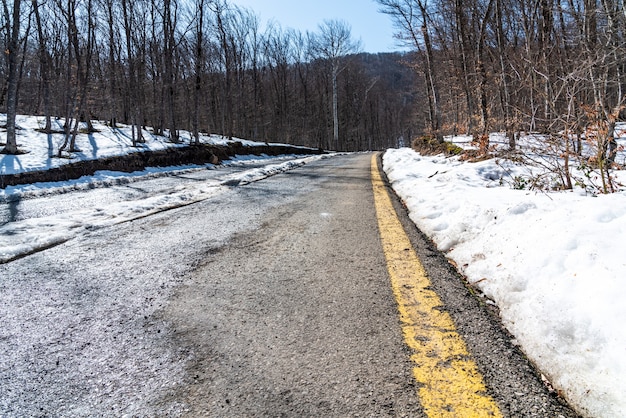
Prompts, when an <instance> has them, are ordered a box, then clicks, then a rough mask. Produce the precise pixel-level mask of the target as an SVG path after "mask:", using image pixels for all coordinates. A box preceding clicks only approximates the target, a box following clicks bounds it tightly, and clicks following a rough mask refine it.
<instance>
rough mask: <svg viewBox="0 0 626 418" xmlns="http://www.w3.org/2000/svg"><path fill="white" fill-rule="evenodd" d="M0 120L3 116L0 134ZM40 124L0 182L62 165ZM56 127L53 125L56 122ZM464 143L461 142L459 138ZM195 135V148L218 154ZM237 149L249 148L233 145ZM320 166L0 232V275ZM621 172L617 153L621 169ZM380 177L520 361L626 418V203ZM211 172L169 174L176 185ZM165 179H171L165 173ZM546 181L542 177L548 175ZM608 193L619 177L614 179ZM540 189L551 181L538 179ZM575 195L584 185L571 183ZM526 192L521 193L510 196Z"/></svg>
mask: <svg viewBox="0 0 626 418" xmlns="http://www.w3.org/2000/svg"><path fill="white" fill-rule="evenodd" d="M2 119H3V115H0V124H1V123H2ZM42 122H43V121H42V120H41V118H34V117H19V118H18V125H19V126H20V128H21V129H20V130H19V131H18V146H19V147H20V149H21V150H23V151H25V152H26V153H25V154H22V155H18V156H8V155H0V174H12V173H18V172H24V171H31V170H42V169H49V168H52V167H57V166H59V165H61V164H64V163H67V162H69V161H70V160H68V159H58V158H51V157H50V156H51V155H53V154H55V153H56V150H58V146H59V144H60V142H61V141H62V136H61V135H50V136H48V135H45V134H41V133H38V132H36V131H35V130H34V129H35V128H38V127H40V125H41V124H42ZM57 123H59V122H57ZM96 128H97V129H98V130H100V132H99V133H94V134H93V135H81V136H80V137H79V140H78V146H79V148H80V149H81V150H82V152H79V153H77V154H74V155H73V160H72V161H74V160H77V159H93V158H103V157H107V156H112V155H121V154H125V153H129V152H137V151H141V150H143V149H152V150H155V149H163V148H165V147H171V146H175V145H172V144H170V143H168V142H167V140H166V139H165V138H162V137H158V136H154V135H151V134H148V135H147V138H146V139H147V143H146V144H144V145H142V147H141V148H139V149H138V148H133V147H132V146H131V141H130V131H129V128H128V127H123V128H120V129H116V130H113V129H110V128H108V127H106V126H104V125H102V124H100V125H97V126H96ZM456 139H457V140H458V141H463V138H456ZM224 141H226V140H225V139H224V138H223V137H218V136H204V137H203V142H205V143H224ZM242 142H243V143H244V144H246V145H250V146H254V145H255V143H253V142H249V141H242ZM318 158H324V157H320V156H316V157H307V158H296V157H295V156H293V157H292V158H291V159H289V160H286V161H276V160H271V161H268V163H267V164H261V166H260V167H255V168H250V169H244V170H242V171H240V172H237V173H233V174H231V175H228V176H226V177H218V178H216V179H214V180H211V181H203V182H189V183H185V184H184V185H181V186H179V187H177V188H176V189H175V190H172V191H170V192H168V193H162V194H156V195H154V196H151V197H148V198H142V199H138V200H133V199H131V200H126V201H120V202H117V203H114V202H111V203H110V204H107V205H105V206H102V207H93V208H89V207H83V208H78V209H76V210H72V211H70V212H66V213H56V214H54V213H53V214H46V215H45V216H41V217H32V218H29V219H23V220H18V221H15V222H9V223H5V224H4V225H2V226H0V262H5V261H7V260H10V259H13V258H16V257H19V256H20V255H23V254H28V253H31V252H34V251H37V250H39V249H42V248H46V247H48V246H50V245H54V244H56V243H59V242H64V241H66V240H68V239H71V238H73V237H75V236H76V235H78V234H82V233H85V232H88V231H91V230H93V229H96V228H99V227H102V226H106V225H112V224H117V223H120V222H125V221H128V220H131V219H136V218H139V217H143V216H147V215H149V214H151V213H155V212H159V211H163V210H167V209H170V208H173V207H179V206H183V205H187V204H190V203H193V202H197V201H199V200H203V199H207V198H209V197H211V196H215V195H216V194H218V193H221V192H222V191H224V190H226V189H227V188H228V187H230V186H232V185H235V184H239V183H240V182H243V183H246V182H251V181H255V180H258V179H261V178H264V177H266V176H269V175H272V174H275V173H278V172H283V171H286V170H289V169H292V168H295V167H298V166H300V165H302V164H305V163H307V162H309V161H312V160H314V159H318ZM620 161H621V162H623V161H624V155H622V154H620V156H619V158H618V162H620ZM384 167H385V171H386V172H387V175H388V177H389V179H390V181H391V182H392V184H393V187H394V189H395V190H396V191H397V192H398V194H399V195H400V196H401V197H402V198H403V199H404V200H405V202H406V203H407V205H408V207H409V209H410V212H411V217H412V219H413V221H414V222H415V223H416V224H417V225H418V226H419V227H420V229H422V230H423V231H424V232H425V233H426V234H428V235H429V236H430V237H431V238H432V239H433V240H434V242H435V243H436V244H437V245H438V247H439V248H440V250H442V251H444V252H445V253H446V254H447V256H448V257H449V258H450V259H451V260H453V262H454V263H455V264H456V265H457V266H458V269H459V270H460V271H461V272H462V273H464V274H465V275H466V276H467V277H468V280H469V281H470V282H471V283H473V284H474V285H475V286H476V287H478V288H479V289H480V290H481V291H482V292H483V293H484V297H485V298H486V300H487V301H488V302H489V303H496V304H497V305H498V307H499V309H500V312H501V316H502V319H503V321H504V324H505V325H506V327H507V328H508V329H509V330H510V331H511V333H512V334H513V335H514V336H515V338H516V340H517V342H518V343H519V344H520V346H521V347H522V349H523V350H524V351H525V352H526V354H527V355H528V356H529V357H530V358H531V359H532V360H533V361H534V362H535V363H536V364H537V365H538V366H539V368H540V369H541V370H542V372H543V373H544V374H545V375H546V376H547V377H548V378H549V380H550V381H551V382H552V383H553V384H554V386H555V387H556V388H557V389H558V390H560V391H562V392H563V394H564V395H565V396H566V397H567V399H568V400H569V401H570V403H571V404H572V405H574V406H575V407H576V408H577V409H578V410H579V411H581V412H583V413H585V414H586V415H588V416H593V417H620V416H626V397H625V396H624V394H625V393H626V332H624V330H623V328H621V325H622V324H621V321H623V320H624V319H626V303H624V302H623V301H624V300H625V299H626V279H625V278H626V261H624V259H623V254H622V250H623V249H624V248H626V246H625V245H624V244H623V243H622V241H621V240H622V239H623V238H624V236H625V233H626V192H623V191H621V192H618V193H615V194H611V195H600V194H597V193H594V190H593V187H591V185H592V184H594V183H595V184H596V185H597V184H598V181H597V179H594V175H593V173H591V174H589V173H578V175H579V176H580V178H582V179H583V180H586V184H585V186H586V187H585V188H582V187H578V188H576V189H575V190H574V191H569V192H540V191H534V190H528V187H529V186H530V183H528V182H527V181H525V179H528V178H529V175H532V176H536V175H537V170H539V168H536V167H535V168H529V167H528V166H524V165H520V164H514V163H512V162H510V161H507V160H498V159H491V160H488V161H482V162H478V163H469V162H462V161H460V160H459V159H458V158H456V157H455V158H445V157H443V156H436V157H426V156H420V155H419V154H417V153H415V152H414V151H412V150H410V149H400V150H389V151H388V152H387V153H386V154H385V157H384ZM207 168H210V167H208V166H204V167H197V166H189V167H178V168H176V170H178V172H187V171H193V170H206V169H207ZM170 170H171V169H170ZM159 175H162V174H161V173H160V170H153V169H147V170H145V171H142V172H139V173H131V174H120V173H110V172H100V173H97V174H96V176H91V177H87V178H82V179H78V180H75V181H71V182H63V183H49V184H34V185H23V186H16V187H7V188H6V189H0V200H2V201H4V202H17V201H20V200H22V199H29V198H33V197H35V198H36V197H39V196H46V195H47V194H55V193H64V192H65V191H68V190H74V189H91V188H94V187H107V186H108V185H110V184H116V183H117V182H119V181H120V176H122V178H123V179H124V180H123V181H131V182H132V181H134V180H133V179H139V180H138V181H141V180H142V179H145V178H147V177H150V176H159ZM548 177H549V176H548ZM615 180H616V182H617V183H623V184H626V176H625V175H624V174H623V173H621V172H615ZM548 181H549V180H548ZM581 184H582V183H581ZM522 187H525V189H523V190H516V188H522Z"/></svg>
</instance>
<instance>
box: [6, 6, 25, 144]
mask: <svg viewBox="0 0 626 418" xmlns="http://www.w3.org/2000/svg"><path fill="white" fill-rule="evenodd" d="M2 4H3V6H4V12H5V14H6V16H7V28H6V30H7V38H8V40H9V42H8V45H7V50H6V53H7V54H8V61H9V75H8V80H7V141H6V145H5V147H4V149H3V150H2V153H4V154H17V153H18V149H17V135H16V132H15V129H16V127H15V118H16V115H17V88H18V73H17V67H18V48H19V36H20V6H21V1H20V0H14V1H13V21H12V22H11V23H9V22H8V20H9V18H8V17H9V7H8V5H7V2H6V0H3V1H2Z"/></svg>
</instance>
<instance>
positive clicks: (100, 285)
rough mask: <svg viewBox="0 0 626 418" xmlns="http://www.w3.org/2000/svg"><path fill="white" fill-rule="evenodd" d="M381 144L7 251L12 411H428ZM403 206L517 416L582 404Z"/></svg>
mask: <svg viewBox="0 0 626 418" xmlns="http://www.w3.org/2000/svg"><path fill="white" fill-rule="evenodd" d="M370 158H371V155H369V154H356V155H349V156H340V157H334V158H330V159H326V160H322V161H318V162H315V163H311V164H307V165H305V166H304V167H300V168H298V169H295V170H292V171H289V172H287V173H284V174H279V175H276V176H274V177H271V178H268V179H265V180H262V181H259V182H255V183H251V184H247V185H245V186H235V187H232V188H230V189H229V190H228V191H227V192H225V193H223V194H220V195H218V196H216V197H215V198H211V199H208V200H206V201H203V202H200V203H197V204H194V205H190V206H186V207H183V208H179V209H175V210H170V211H167V212H163V213H160V214H157V215H153V216H149V217H146V218H143V219H139V220H136V221H133V222H129V223H125V224H121V225H116V226H114V227H110V228H105V229H101V230H95V231H93V232H89V233H88V234H86V235H84V236H80V237H78V238H75V239H73V240H71V241H68V242H67V243H65V244H63V245H60V246H57V247H54V248H51V249H49V250H46V251H43V252H41V253H37V254H34V255H31V256H29V257H26V258H24V259H20V260H17V261H14V262H11V263H8V264H6V265H0V277H1V278H2V279H0V320H1V321H2V323H3V325H4V326H3V327H2V328H1V329H0V352H1V353H3V355H2V357H0V415H1V416H9V417H12V416H16V417H17V416H122V415H129V416H210V417H248V416H250V417H251V416H258V417H279V416H285V417H321V416H325V417H345V416H367V417H372V416H374V417H379V416H409V417H420V416H426V415H425V414H424V412H423V410H422V406H421V404H420V400H419V398H418V395H417V391H418V387H417V384H416V383H415V381H414V378H413V375H412V367H413V364H412V362H411V359H410V354H411V352H410V351H409V349H408V348H407V346H406V345H405V344H404V341H403V335H402V331H401V327H400V320H399V317H398V308H397V303H396V300H395V298H394V295H393V292H392V290H391V286H390V282H389V276H388V273H387V266H386V261H385V257H384V254H383V252H382V248H381V240H380V237H379V232H378V224H377V218H376V213H375V210H374V200H373V193H372V180H371V174H370ZM395 204H396V207H397V212H398V214H399V216H400V218H401V220H402V222H403V224H404V225H405V229H406V230H407V233H408V235H409V237H410V239H411V242H412V243H413V246H414V247H415V249H416V251H417V254H418V256H419V257H420V258H421V259H422V262H423V264H424V267H425V268H426V270H427V273H428V275H429V277H430V279H431V282H432V288H433V289H434V290H436V291H437V293H438V294H439V296H440V298H441V299H442V301H443V304H444V307H445V310H447V311H448V312H449V314H450V315H451V317H452V319H453V320H454V322H455V325H456V327H457V330H458V333H459V334H460V335H461V336H462V337H463V338H464V339H465V341H466V344H467V346H468V350H469V352H470V354H471V355H472V356H473V358H474V360H475V362H476V364H477V367H478V369H479V371H480V372H481V373H482V374H483V376H484V380H485V385H486V387H487V392H488V395H489V396H491V397H492V398H493V399H494V400H495V401H496V403H497V405H498V407H499V408H500V411H501V413H502V415H504V416H510V417H530V416H538V417H559V416H562V417H573V416H576V415H575V414H574V413H572V412H571V411H570V410H569V409H568V408H567V407H566V406H564V405H563V404H562V403H561V402H560V401H559V399H558V398H557V397H556V396H555V395H554V394H552V393H550V392H549V391H548V389H547V388H546V386H545V385H544V384H543V383H542V382H541V379H540V377H538V375H537V373H536V372H535V371H534V370H533V369H532V367H531V366H530V365H529V364H528V363H527V361H526V360H525V358H524V356H523V354H522V353H520V351H519V350H518V349H517V348H516V347H515V346H514V345H513V344H512V342H511V337H510V336H509V335H507V334H506V332H504V331H503V330H502V328H501V326H500V325H499V323H498V321H497V320H496V317H495V315H494V313H493V312H490V311H489V310H488V307H487V306H486V305H485V304H484V303H482V302H481V300H480V298H477V297H475V296H472V294H471V292H469V291H468V289H466V287H465V285H464V282H463V280H462V278H460V277H459V276H458V275H457V274H456V273H455V272H454V270H453V269H452V268H451V267H450V265H449V264H448V263H447V262H446V260H445V258H443V257H442V256H441V255H440V254H439V253H438V252H437V251H436V250H434V248H433V247H432V245H431V244H430V243H429V242H428V241H427V240H425V239H424V237H423V236H422V235H421V234H420V233H419V231H417V230H416V229H415V228H414V227H413V226H412V225H411V223H410V221H409V220H408V218H407V217H406V214H405V213H404V209H403V208H402V206H401V205H400V204H399V202H397V201H395Z"/></svg>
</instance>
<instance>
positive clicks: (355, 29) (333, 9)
mask: <svg viewBox="0 0 626 418" xmlns="http://www.w3.org/2000/svg"><path fill="white" fill-rule="evenodd" d="M231 3H232V4H236V5H239V6H243V7H247V8H249V9H252V10H254V11H255V12H256V14H257V15H259V17H260V19H261V22H263V23H265V22H267V21H269V20H275V21H276V22H278V23H280V25H281V26H282V27H284V28H293V29H298V30H301V31H303V32H304V31H307V30H308V31H311V32H315V31H317V28H318V25H319V24H320V23H322V22H323V21H324V20H325V19H341V20H345V21H346V22H348V23H349V24H350V26H351V27H352V37H353V38H354V39H360V40H361V45H362V48H363V51H365V52H390V51H397V50H400V49H401V48H400V47H398V46H397V44H396V41H395V40H394V38H393V33H394V29H393V25H392V23H391V19H390V18H389V16H387V15H385V14H382V13H379V12H378V8H379V6H378V4H377V3H376V2H375V1H374V0H231Z"/></svg>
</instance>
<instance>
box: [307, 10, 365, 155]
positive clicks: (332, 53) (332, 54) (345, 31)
mask: <svg viewBox="0 0 626 418" xmlns="http://www.w3.org/2000/svg"><path fill="white" fill-rule="evenodd" d="M360 48H361V45H360V42H358V41H354V40H353V39H352V35H351V29H350V25H349V24H348V23H346V22H345V21H342V20H325V21H324V23H323V24H321V25H320V26H319V33H318V35H317V36H316V37H315V46H314V50H315V51H316V53H317V54H318V55H319V56H320V57H322V58H324V59H326V60H328V61H329V62H330V66H331V79H332V94H333V105H332V111H333V140H334V147H335V149H337V150H338V149H339V111H338V101H339V98H338V88H337V76H338V75H339V73H340V72H341V71H342V70H343V69H344V64H343V62H344V58H345V57H346V55H349V54H355V53H357V52H358V51H359V50H360Z"/></svg>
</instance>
